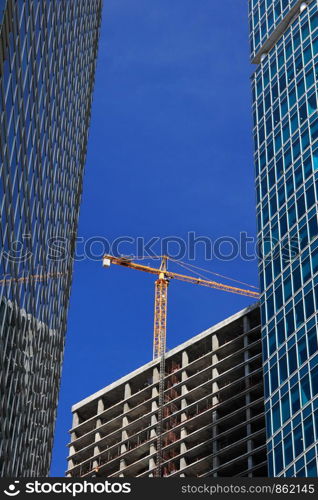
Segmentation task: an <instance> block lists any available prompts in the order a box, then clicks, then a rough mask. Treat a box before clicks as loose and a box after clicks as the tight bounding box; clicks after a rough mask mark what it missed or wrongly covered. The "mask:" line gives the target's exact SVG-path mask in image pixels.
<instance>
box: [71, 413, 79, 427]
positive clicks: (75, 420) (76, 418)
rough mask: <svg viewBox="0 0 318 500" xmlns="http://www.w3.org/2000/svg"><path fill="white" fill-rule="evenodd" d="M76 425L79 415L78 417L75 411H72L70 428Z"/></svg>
mask: <svg viewBox="0 0 318 500" xmlns="http://www.w3.org/2000/svg"><path fill="white" fill-rule="evenodd" d="M77 425H79V415H78V413H77V411H74V413H73V422H72V427H76V426H77Z"/></svg>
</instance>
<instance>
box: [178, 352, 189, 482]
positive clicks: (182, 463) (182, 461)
mask: <svg viewBox="0 0 318 500" xmlns="http://www.w3.org/2000/svg"><path fill="white" fill-rule="evenodd" d="M188 364H189V356H188V353H187V351H183V353H182V368H183V370H182V372H181V381H182V382H183V383H182V386H181V395H182V396H186V394H187V393H188V392H189V391H188V387H187V385H186V383H185V382H186V380H187V379H188V374H187V370H186V367H187V366H188ZM187 406H188V401H187V398H186V397H184V398H182V399H181V409H182V410H183V409H184V408H186V407H187ZM186 420H187V414H186V412H182V413H181V422H185V421H186ZM187 435H188V432H187V429H186V427H185V426H184V427H181V431H180V438H181V440H182V439H184V438H185V437H186V436H187ZM187 449H188V448H187V445H186V443H185V442H183V441H181V444H180V453H186V451H187ZM186 466H187V460H186V458H185V457H181V458H180V464H179V469H180V470H182V469H184V468H185V467H186ZM180 476H181V477H184V474H182V473H181V474H180Z"/></svg>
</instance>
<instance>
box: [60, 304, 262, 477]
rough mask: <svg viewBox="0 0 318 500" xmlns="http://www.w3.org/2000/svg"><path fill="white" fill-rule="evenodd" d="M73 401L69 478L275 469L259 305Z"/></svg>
mask: <svg viewBox="0 0 318 500" xmlns="http://www.w3.org/2000/svg"><path fill="white" fill-rule="evenodd" d="M159 368H160V359H159V358H158V359H155V360H153V361H151V362H150V363H148V364H146V365H144V366H142V367H141V368H139V369H137V370H135V371H134V372H132V373H130V374H129V375H126V376H125V377H123V378H121V379H119V380H118V381H116V382H114V383H113V384H111V385H109V386H107V387H105V388H104V389H102V390H100V391H99V392H97V393H95V394H93V395H92V396H90V397H88V398H86V399H84V400H83V401H81V402H79V403H77V404H75V405H74V406H73V408H72V412H73V426H72V429H71V431H70V432H71V443H70V453H69V458H68V470H67V475H68V476H69V477H85V476H92V475H96V476H97V477H116V476H117V477H118V476H132V477H136V476H138V477H147V476H155V475H158V474H156V471H158V453H157V450H156V448H157V446H158V433H160V434H161V435H160V439H161V443H162V452H161V457H160V475H161V476H169V477H174V476H182V477H208V476H214V477H222V476H223V477H224V476H228V477H234V476H245V477H246V476H248V477H253V476H258V477H260V476H267V461H266V445H265V442H266V437H265V420H264V398H263V374H262V354H261V334H260V313H259V307H258V304H256V305H254V306H251V307H248V308H246V309H244V310H243V311H240V312H239V313H237V314H235V315H233V316H231V317H229V318H227V319H226V320H224V321H222V322H221V323H218V324H217V325H215V326H213V327H212V328H210V329H208V330H206V331H205V332H203V333H201V334H199V335H197V336H195V337H193V338H192V339H190V340H189V341H187V342H185V343H183V344H181V345H179V346H178V347H176V348H174V349H172V350H170V351H168V352H167V353H166V362H165V379H164V382H165V386H164V388H165V390H164V404H163V407H162V408H161V410H162V419H161V425H160V426H159V427H158V414H159V410H160V408H158V401H159Z"/></svg>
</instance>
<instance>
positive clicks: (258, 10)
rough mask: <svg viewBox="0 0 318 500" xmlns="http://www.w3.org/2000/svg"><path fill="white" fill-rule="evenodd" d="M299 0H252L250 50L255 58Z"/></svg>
mask: <svg viewBox="0 0 318 500" xmlns="http://www.w3.org/2000/svg"><path fill="white" fill-rule="evenodd" d="M296 4H299V0H250V2H249V23H250V48H251V54H252V56H253V57H254V56H255V55H256V54H257V53H258V51H259V50H260V49H261V48H262V46H263V45H264V43H265V42H266V41H267V39H268V38H269V37H270V36H271V35H272V33H273V32H274V31H275V29H276V28H277V27H278V26H279V24H280V23H281V22H282V21H283V20H284V19H285V18H286V16H288V15H289V13H290V12H291V9H292V8H293V7H295V5H296Z"/></svg>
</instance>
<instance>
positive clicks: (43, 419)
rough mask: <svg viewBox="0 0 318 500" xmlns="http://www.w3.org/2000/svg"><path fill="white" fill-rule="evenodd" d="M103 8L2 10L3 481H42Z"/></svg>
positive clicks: (46, 2)
mask: <svg viewBox="0 0 318 500" xmlns="http://www.w3.org/2000/svg"><path fill="white" fill-rule="evenodd" d="M101 10H102V0H72V1H69V0H54V1H51V0H7V1H6V2H4V1H1V2H0V23H1V25H0V47H1V50H0V72H1V79H0V111H1V114H0V141H1V147H0V154H1V159H0V217H1V221H0V242H1V254H0V367H1V372H0V432H1V439H0V475H2V476H29V477H30V476H45V475H47V474H48V470H49V464H50V457H51V449H52V441H53V430H54V421H55V414H56V405H57V398H58V391H59V382H60V371H61V363H62V359H63V349H64V336H65V329H66V315H67V307H68V301H69V293H70V285H71V279H72V256H73V251H74V242H75V235H76V230H77V220H78V213H79V204H80V199H81V190H82V179H83V169H84V163H85V156H86V147H87V133H88V126H89V121H90V111H91V102H92V91H93V83H94V74H95V63H96V55H97V45H98V37H99V28H100V22H101Z"/></svg>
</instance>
